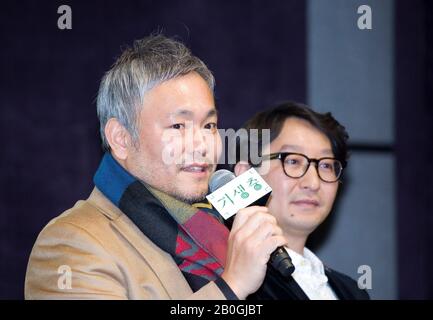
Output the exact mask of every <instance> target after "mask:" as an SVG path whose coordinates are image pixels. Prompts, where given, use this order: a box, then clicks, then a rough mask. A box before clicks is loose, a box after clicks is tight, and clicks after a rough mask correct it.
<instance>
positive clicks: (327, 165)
mask: <svg viewBox="0 0 433 320" xmlns="http://www.w3.org/2000/svg"><path fill="white" fill-rule="evenodd" d="M320 168H321V169H323V170H327V171H329V170H333V169H334V167H333V165H332V163H330V162H321V163H320Z"/></svg>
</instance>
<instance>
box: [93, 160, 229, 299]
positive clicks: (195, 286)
mask: <svg viewBox="0 0 433 320" xmlns="http://www.w3.org/2000/svg"><path fill="white" fill-rule="evenodd" d="M93 180H94V183H95V186H96V187H97V188H98V189H99V190H100V191H101V192H102V193H103V194H104V195H105V196H106V197H107V198H108V199H110V201H111V202H112V203H113V204H115V205H116V206H117V207H118V208H119V209H120V210H121V211H122V212H123V213H124V214H126V215H127V216H128V217H129V218H130V219H131V220H132V221H133V222H134V224H135V225H136V226H137V227H138V228H139V229H140V230H141V232H143V234H144V235H145V236H147V237H148V238H149V239H150V240H151V241H152V242H153V243H155V244H156V245H157V246H158V247H159V248H161V249H162V250H164V251H166V252H168V253H169V254H170V255H171V256H172V257H173V259H174V261H175V262H176V263H177V265H178V267H179V269H180V270H181V271H182V273H183V275H184V276H185V278H186V280H187V281H188V283H189V285H190V287H191V288H192V290H193V291H194V292H195V291H197V290H199V289H200V288H201V287H202V286H204V285H206V284H207V283H208V282H209V281H214V280H216V279H217V278H219V276H220V275H221V273H222V272H223V269H224V265H225V258H226V252H227V239H228V234H229V231H228V229H227V228H226V227H225V226H224V224H222V223H221V222H220V221H219V220H218V219H217V218H216V217H217V215H216V214H215V212H214V211H213V210H212V207H211V206H209V205H206V204H196V205H193V206H191V205H189V204H186V203H184V202H182V201H179V200H177V199H175V198H173V197H171V196H169V195H168V194H165V193H163V192H161V191H158V190H156V189H154V188H152V187H150V186H149V185H146V184H144V183H143V182H142V181H139V180H137V179H136V178H135V177H134V176H132V175H131V174H130V173H129V172H127V171H126V170H125V169H124V168H123V167H122V166H120V165H119V163H118V162H117V161H116V160H115V159H114V158H113V157H112V156H111V154H110V153H106V154H105V155H104V157H103V158H102V161H101V164H100V166H99V168H98V170H97V171H96V174H95V176H94V179H93Z"/></svg>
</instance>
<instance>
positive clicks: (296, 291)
mask: <svg viewBox="0 0 433 320" xmlns="http://www.w3.org/2000/svg"><path fill="white" fill-rule="evenodd" d="M325 274H326V276H327V277H328V283H329V285H330V286H331V288H332V290H333V291H334V293H335V294H336V295H337V297H338V299H340V300H369V299H370V297H369V295H368V293H367V291H365V290H362V289H359V288H358V284H357V282H356V281H355V280H353V279H352V278H350V277H348V276H346V275H345V274H342V273H340V272H337V271H335V270H332V269H330V268H328V267H325ZM247 299H248V300H309V298H308V297H307V295H306V294H305V293H304V291H303V290H302V289H301V287H300V286H299V285H298V283H297V282H296V281H295V279H294V278H293V277H289V278H288V279H285V278H284V277H283V276H282V275H280V273H279V272H278V271H276V270H275V269H274V268H272V267H271V266H269V267H268V269H267V272H266V276H265V280H264V281H263V284H262V286H261V287H260V288H259V290H258V291H257V292H255V293H254V294H252V295H250V296H248V298H247Z"/></svg>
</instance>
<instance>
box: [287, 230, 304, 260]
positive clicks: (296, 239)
mask: <svg viewBox="0 0 433 320" xmlns="http://www.w3.org/2000/svg"><path fill="white" fill-rule="evenodd" d="M284 237H285V238H286V240H287V245H286V246H287V247H288V248H289V249H292V250H293V251H295V252H297V253H299V254H300V255H302V256H303V255H304V248H305V243H306V242H307V239H308V236H305V235H295V234H288V233H287V232H285V233H284Z"/></svg>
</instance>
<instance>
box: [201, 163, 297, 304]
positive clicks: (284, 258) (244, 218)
mask: <svg viewBox="0 0 433 320" xmlns="http://www.w3.org/2000/svg"><path fill="white" fill-rule="evenodd" d="M233 179H237V178H236V176H235V175H234V174H233V173H232V172H230V171H228V170H218V171H216V172H215V173H214V175H213V176H212V178H211V180H210V182H209V189H210V191H211V192H214V191H216V190H218V189H219V188H221V187H222V186H224V185H226V184H227V183H229V182H231V181H233ZM268 198H269V194H268V195H265V196H263V197H262V198H260V199H258V200H257V201H255V202H253V203H252V204H250V205H249V206H248V207H246V208H243V209H240V210H239V211H238V213H237V214H236V217H235V219H234V222H233V225H232V229H231V232H230V236H229V244H228V253H227V261H226V266H225V270H224V273H223V274H222V277H223V279H224V280H225V281H226V282H227V284H228V285H229V286H230V287H231V288H232V290H233V291H234V292H235V293H236V294H237V295H238V297H239V298H241V299H243V298H246V297H247V296H248V295H249V294H251V293H253V292H255V291H257V289H258V288H259V287H260V285H261V284H262V282H263V279H264V277H265V274H266V268H267V264H268V263H269V264H270V265H271V266H272V267H274V268H275V269H277V270H278V271H279V272H280V273H281V274H282V275H283V276H285V277H288V276H290V275H291V274H292V273H293V271H294V267H293V264H292V261H291V259H290V256H289V255H288V254H287V252H286V250H284V248H283V247H282V246H283V245H285V244H286V243H285V241H286V240H285V238H284V237H283V232H282V230H281V228H280V227H279V226H278V225H277V221H276V219H275V217H274V216H272V215H271V214H270V213H269V211H268V208H267V207H265V206H264V205H265V204H266V201H267V199H268Z"/></svg>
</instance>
